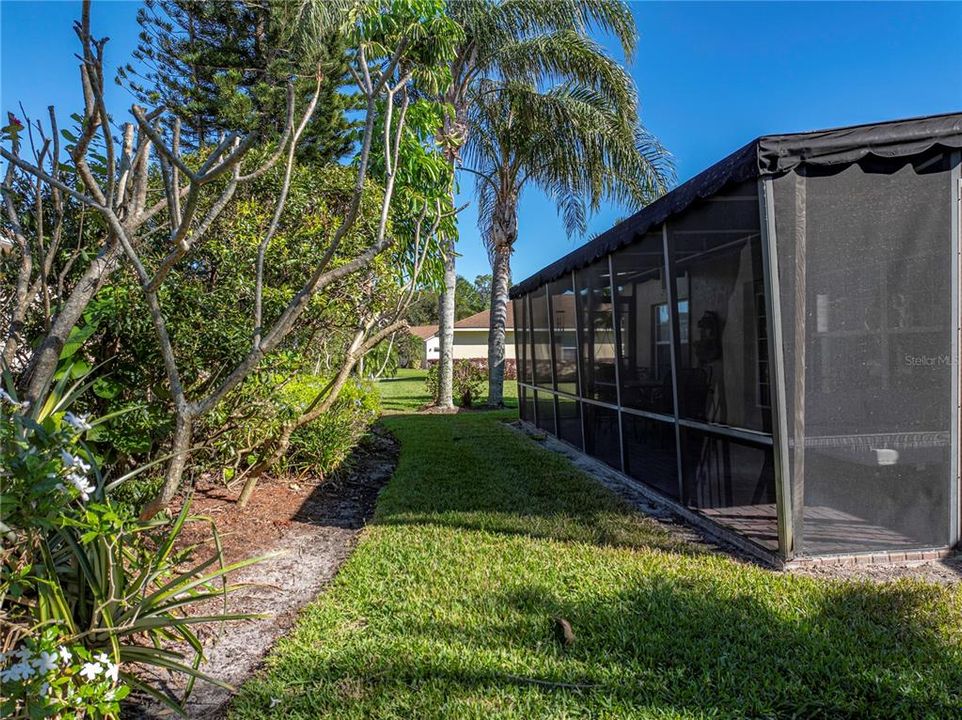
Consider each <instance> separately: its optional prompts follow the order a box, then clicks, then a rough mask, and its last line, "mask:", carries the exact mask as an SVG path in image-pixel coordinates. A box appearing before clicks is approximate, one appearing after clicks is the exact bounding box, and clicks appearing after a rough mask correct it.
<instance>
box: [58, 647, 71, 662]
mask: <svg viewBox="0 0 962 720" xmlns="http://www.w3.org/2000/svg"><path fill="white" fill-rule="evenodd" d="M57 653H58V654H59V655H60V659H61V660H62V661H63V663H64V665H69V664H70V661H71V660H72V659H73V656H72V655H71V654H70V651H69V650H68V649H67V648H65V647H64V646H63V645H61V646H60V647H58V648H57Z"/></svg>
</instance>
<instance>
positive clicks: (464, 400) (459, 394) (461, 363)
mask: <svg viewBox="0 0 962 720" xmlns="http://www.w3.org/2000/svg"><path fill="white" fill-rule="evenodd" d="M487 377H488V376H487V373H485V371H484V368H483V367H482V366H481V364H479V363H478V362H476V361H474V360H465V359H462V360H455V361H454V368H453V377H452V378H451V385H452V387H453V392H454V398H455V402H457V403H458V405H460V406H461V407H473V406H474V404H475V403H476V402H477V401H478V400H480V399H481V397H482V395H481V393H482V391H483V389H484V383H485V381H486V380H487ZM424 384H425V386H426V387H427V390H428V393H430V395H431V397H432V398H434V399H435V400H437V397H438V363H432V364H431V367H430V368H429V369H428V375H427V378H426V379H425V381H424Z"/></svg>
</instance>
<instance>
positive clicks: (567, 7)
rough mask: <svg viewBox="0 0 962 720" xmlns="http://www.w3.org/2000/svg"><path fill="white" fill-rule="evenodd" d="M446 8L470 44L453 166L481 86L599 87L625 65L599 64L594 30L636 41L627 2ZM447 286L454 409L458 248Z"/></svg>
mask: <svg viewBox="0 0 962 720" xmlns="http://www.w3.org/2000/svg"><path fill="white" fill-rule="evenodd" d="M447 7H448V12H449V14H450V16H451V17H452V18H453V19H455V20H456V21H457V22H458V23H459V24H460V26H461V28H462V29H463V32H464V40H463V42H461V43H460V44H459V46H458V48H457V52H456V53H455V56H454V58H453V60H452V61H451V64H450V70H451V77H452V82H451V84H450V85H449V86H448V87H447V89H446V90H445V92H444V93H443V95H442V96H441V97H442V99H443V100H444V102H445V103H447V104H449V105H450V106H451V107H452V109H453V112H452V114H451V115H450V116H449V117H448V118H447V120H446V123H445V127H444V132H443V133H442V135H441V142H442V143H443V144H444V147H445V148H446V149H447V151H448V159H449V162H450V163H451V164H452V166H457V165H458V164H459V163H460V160H461V153H460V151H461V148H462V147H463V146H464V144H465V143H466V142H468V141H469V139H470V136H471V133H472V131H473V130H472V123H471V108H472V105H473V103H474V98H477V97H478V88H479V87H480V86H481V85H482V84H484V83H486V84H488V85H489V86H490V85H491V84H495V85H498V86H501V85H504V86H508V85H511V84H514V83H521V84H527V85H534V86H535V87H537V86H539V84H540V83H542V82H552V83H558V82H560V81H563V80H565V79H571V80H574V81H577V82H580V83H582V84H584V85H587V86H589V87H593V85H592V84H591V83H594V82H597V81H598V79H599V77H604V74H605V72H606V71H607V70H608V69H612V68H613V69H618V68H617V66H616V65H614V64H612V63H606V64H604V66H601V65H599V62H598V60H599V57H603V54H602V53H600V51H599V48H598V47H597V46H596V45H595V44H594V43H592V42H591V40H590V39H589V38H588V33H589V31H596V32H602V33H609V34H611V35H613V36H614V38H615V39H616V40H617V41H618V42H619V43H620V44H621V46H622V48H623V50H624V52H625V54H626V55H627V54H630V53H631V52H632V51H633V49H634V46H635V43H636V41H637V30H636V28H635V23H634V19H633V18H632V16H631V11H630V10H629V8H628V6H627V5H626V4H625V3H624V2H621V0H591V1H590V2H585V1H584V0H552V1H551V2H545V1H544V0H451V2H449V3H448V4H447ZM605 84H606V85H607V86H609V87H610V88H611V89H613V90H614V89H616V88H617V87H618V83H617V78H615V77H611V78H607V79H606V83H605ZM621 92H622V93H624V94H631V88H630V85H629V86H625V85H624V84H621ZM632 97H633V95H632ZM631 99H632V98H629V97H627V95H626V96H624V97H622V98H621V101H622V102H621V104H622V105H625V104H628V103H629V102H630V101H631ZM452 192H453V188H452ZM444 282H445V286H444V294H443V297H442V299H441V303H440V304H441V309H440V325H441V329H440V335H441V347H440V350H441V353H440V366H441V367H440V372H439V386H440V388H441V390H440V401H439V404H440V405H443V406H448V407H450V406H452V405H453V400H452V391H451V364H452V342H453V335H452V333H451V331H450V327H451V326H452V325H453V324H454V312H455V301H454V293H455V283H456V272H455V254H454V248H453V247H452V248H449V250H448V253H447V255H446V266H445V281H444ZM502 324H503V323H502ZM502 344H503V341H502Z"/></svg>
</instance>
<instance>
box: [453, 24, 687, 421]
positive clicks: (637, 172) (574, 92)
mask: <svg viewBox="0 0 962 720" xmlns="http://www.w3.org/2000/svg"><path fill="white" fill-rule="evenodd" d="M571 42H572V52H575V50H574V48H580V49H581V52H582V53H583V55H584V63H585V65H584V67H582V68H581V69H580V75H581V76H580V78H567V79H564V80H563V81H562V82H560V83H557V84H549V83H547V82H542V83H540V84H535V83H533V82H532V83H521V82H512V83H495V82H489V81H485V82H482V83H480V84H479V86H478V88H477V90H476V92H475V93H474V94H473V100H474V102H473V104H472V106H471V112H470V114H469V123H470V127H471V134H470V139H469V141H468V145H467V148H466V153H465V156H466V168H467V169H469V170H470V171H471V172H472V173H473V175H474V176H475V180H476V182H475V188H476V194H477V198H478V215H479V222H480V224H481V234H482V238H483V239H484V243H485V245H486V246H487V248H488V253H489V256H490V258H491V268H492V272H493V282H492V285H491V293H490V307H491V320H490V323H491V324H490V332H489V334H488V402H489V403H491V404H493V405H499V406H500V405H501V404H502V397H503V384H504V337H505V322H506V318H507V303H508V286H509V282H510V277H511V253H512V252H513V250H514V244H515V242H516V241H517V238H518V203H519V201H520V199H521V196H522V193H523V192H524V190H525V189H526V188H528V187H531V186H534V187H537V188H538V189H540V190H542V191H543V192H545V193H546V194H547V195H548V197H550V198H551V199H552V200H554V202H555V204H556V205H557V208H558V212H559V214H560V215H561V218H562V221H563V223H564V227H565V231H566V232H567V233H568V234H569V235H571V234H580V233H584V232H585V230H586V218H587V214H588V212H589V210H595V209H597V208H598V206H599V204H600V202H601V200H602V199H605V198H608V199H613V200H616V201H619V202H622V203H624V204H627V205H629V206H635V207H637V206H641V205H643V204H645V203H648V202H651V201H652V200H654V199H655V198H656V197H658V196H659V195H660V194H662V193H663V192H664V190H665V187H666V185H667V182H668V179H669V177H670V174H671V172H670V168H671V166H670V163H669V162H668V161H667V156H666V153H665V151H664V150H663V149H662V148H661V146H660V145H659V144H658V142H657V141H656V140H654V139H653V138H652V136H651V135H649V133H648V132H647V131H646V130H645V129H644V127H643V126H641V124H640V123H639V121H638V119H637V114H636V110H635V107H636V99H635V93H634V89H633V87H632V83H631V79H630V77H629V76H628V74H627V73H626V72H625V71H624V70H623V69H622V68H621V67H619V66H618V65H617V64H616V63H615V62H614V61H612V60H611V59H610V58H608V57H607V56H606V55H605V54H604V53H603V52H602V50H601V48H600V47H598V46H595V45H594V44H593V43H590V42H589V41H587V40H585V39H584V38H576V37H572V38H571ZM592 71H593V72H594V75H593V76H592Z"/></svg>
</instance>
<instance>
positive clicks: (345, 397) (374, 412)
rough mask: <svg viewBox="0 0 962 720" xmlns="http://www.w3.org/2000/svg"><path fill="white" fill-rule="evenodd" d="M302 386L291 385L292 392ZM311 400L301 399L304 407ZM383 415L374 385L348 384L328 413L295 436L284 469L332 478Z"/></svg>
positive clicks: (285, 458)
mask: <svg viewBox="0 0 962 720" xmlns="http://www.w3.org/2000/svg"><path fill="white" fill-rule="evenodd" d="M300 386H301V382H300V381H299V382H297V383H292V386H291V390H292V391H295V390H297V389H298V388H299V387H300ZM312 393H313V391H312ZM312 396H313V395H312ZM310 400H311V397H308V398H306V400H305V399H304V398H303V397H302V398H301V401H302V402H303V404H304V405H306V404H307V402H310ZM302 407H303V405H302ZM380 414H381V395H380V393H379V392H378V390H377V388H376V387H375V385H374V384H373V383H371V382H361V381H354V382H350V383H348V384H347V385H345V386H344V388H343V389H342V390H341V394H340V396H339V397H338V399H337V401H336V402H335V403H334V405H333V406H331V409H330V410H329V411H328V412H326V413H325V414H324V415H322V416H321V417H319V418H318V419H317V420H315V421H314V422H312V423H309V424H307V425H305V426H304V427H302V428H298V429H297V430H296V431H295V432H294V434H293V435H292V436H291V445H290V448H289V449H288V451H287V454H286V456H285V457H284V459H283V461H282V462H281V465H282V467H283V468H285V469H288V470H293V471H294V472H305V471H314V472H317V473H319V474H320V475H322V476H324V475H328V474H330V473H331V472H333V471H334V470H336V469H337V468H338V467H339V466H340V465H341V463H343V462H344V460H345V459H346V458H347V456H348V455H349V454H350V452H351V450H353V449H354V446H355V445H357V443H358V441H359V440H360V439H361V437H362V436H363V435H364V434H365V433H366V432H367V431H368V429H369V428H370V427H371V425H372V424H373V423H374V421H375V420H377V418H378V417H379V416H380Z"/></svg>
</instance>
